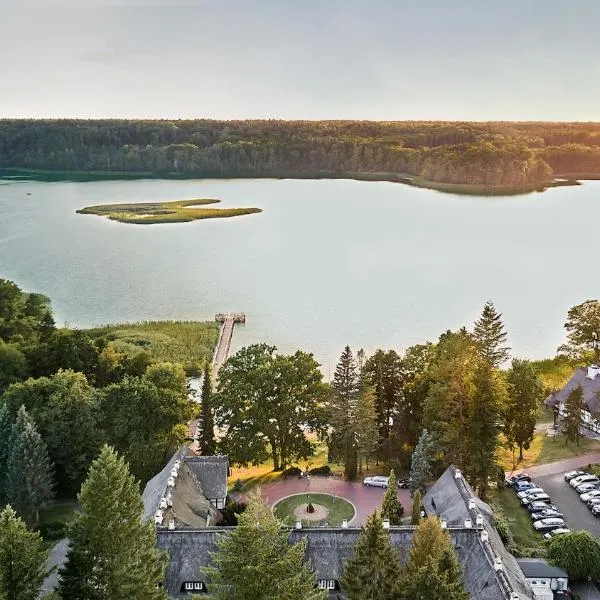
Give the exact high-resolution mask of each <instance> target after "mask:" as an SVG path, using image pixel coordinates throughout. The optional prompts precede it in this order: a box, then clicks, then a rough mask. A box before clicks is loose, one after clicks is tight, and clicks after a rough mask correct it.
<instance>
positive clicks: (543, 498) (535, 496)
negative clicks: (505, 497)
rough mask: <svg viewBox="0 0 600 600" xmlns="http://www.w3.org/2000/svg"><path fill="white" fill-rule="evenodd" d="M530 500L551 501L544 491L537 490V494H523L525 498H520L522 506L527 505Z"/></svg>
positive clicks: (548, 502)
mask: <svg viewBox="0 0 600 600" xmlns="http://www.w3.org/2000/svg"><path fill="white" fill-rule="evenodd" d="M531 502H546V503H547V504H550V503H551V502H552V501H551V500H550V496H548V494H546V493H545V492H539V493H537V494H532V495H531V496H525V498H521V504H522V505H523V506H527V505H528V504H530V503H531Z"/></svg>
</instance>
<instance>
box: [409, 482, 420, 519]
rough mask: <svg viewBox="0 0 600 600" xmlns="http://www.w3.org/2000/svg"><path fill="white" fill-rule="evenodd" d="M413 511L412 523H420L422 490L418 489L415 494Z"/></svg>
mask: <svg viewBox="0 0 600 600" xmlns="http://www.w3.org/2000/svg"><path fill="white" fill-rule="evenodd" d="M412 500H413V505H412V513H411V515H410V523H411V525H418V524H419V523H420V522H421V490H416V491H415V493H414V495H413V499H412Z"/></svg>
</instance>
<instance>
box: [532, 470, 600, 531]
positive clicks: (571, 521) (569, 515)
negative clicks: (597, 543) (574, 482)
mask: <svg viewBox="0 0 600 600" xmlns="http://www.w3.org/2000/svg"><path fill="white" fill-rule="evenodd" d="M534 481H535V483H536V484H537V485H539V486H540V487H541V488H544V490H545V492H546V493H547V494H548V495H549V496H550V498H551V499H552V504H555V505H556V506H557V507H558V508H559V509H560V512H562V513H563V515H564V516H565V521H566V522H567V526H568V527H569V529H571V530H575V529H587V531H589V532H591V533H593V534H594V535H595V536H597V537H600V517H594V515H593V514H592V513H591V512H590V511H589V510H588V508H587V506H586V505H585V503H584V502H581V500H579V494H578V493H577V492H576V491H575V490H574V489H573V488H572V487H571V486H570V485H569V484H568V483H567V482H566V481H565V480H564V473H557V474H556V475H544V476H541V477H540V476H537V477H535V478H534Z"/></svg>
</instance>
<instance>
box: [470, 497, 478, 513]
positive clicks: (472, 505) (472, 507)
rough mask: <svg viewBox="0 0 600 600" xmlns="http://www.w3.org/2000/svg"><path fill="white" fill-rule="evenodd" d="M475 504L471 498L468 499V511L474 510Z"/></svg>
mask: <svg viewBox="0 0 600 600" xmlns="http://www.w3.org/2000/svg"><path fill="white" fill-rule="evenodd" d="M476 506H477V504H475V500H474V499H473V498H469V510H475V508H476Z"/></svg>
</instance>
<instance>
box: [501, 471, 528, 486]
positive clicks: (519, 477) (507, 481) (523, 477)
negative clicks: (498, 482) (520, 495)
mask: <svg viewBox="0 0 600 600" xmlns="http://www.w3.org/2000/svg"><path fill="white" fill-rule="evenodd" d="M519 481H527V482H530V481H531V477H529V475H527V473H520V474H519V475H513V476H512V477H509V478H508V479H505V480H504V485H507V486H509V487H512V486H513V485H515V483H518V482H519Z"/></svg>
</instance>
